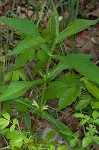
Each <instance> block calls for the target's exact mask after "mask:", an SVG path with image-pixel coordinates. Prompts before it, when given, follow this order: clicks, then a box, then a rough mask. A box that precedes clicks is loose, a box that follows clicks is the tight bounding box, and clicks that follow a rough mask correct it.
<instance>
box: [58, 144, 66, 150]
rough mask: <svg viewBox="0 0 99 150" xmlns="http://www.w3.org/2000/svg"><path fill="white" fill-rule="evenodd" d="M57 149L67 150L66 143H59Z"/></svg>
mask: <svg viewBox="0 0 99 150" xmlns="http://www.w3.org/2000/svg"><path fill="white" fill-rule="evenodd" d="M58 150H69V147H68V146H66V145H61V146H59V147H58Z"/></svg>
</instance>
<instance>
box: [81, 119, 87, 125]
mask: <svg viewBox="0 0 99 150" xmlns="http://www.w3.org/2000/svg"><path fill="white" fill-rule="evenodd" d="M86 122H87V120H86V119H82V120H81V121H80V123H79V125H80V126H82V125H84V124H86Z"/></svg>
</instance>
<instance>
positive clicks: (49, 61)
mask: <svg viewBox="0 0 99 150" xmlns="http://www.w3.org/2000/svg"><path fill="white" fill-rule="evenodd" d="M54 47H55V45H54V43H53V46H52V48H51V55H52V54H53V51H54ZM51 58H52V56H50V57H49V59H48V63H47V68H46V81H45V83H44V88H43V91H42V96H41V101H40V109H41V108H42V105H43V104H44V94H45V91H46V87H47V83H48V72H49V67H50V64H51Z"/></svg>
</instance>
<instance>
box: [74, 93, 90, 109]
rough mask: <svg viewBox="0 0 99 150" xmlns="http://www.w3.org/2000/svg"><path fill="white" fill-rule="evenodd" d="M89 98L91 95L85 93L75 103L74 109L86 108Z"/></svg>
mask: <svg viewBox="0 0 99 150" xmlns="http://www.w3.org/2000/svg"><path fill="white" fill-rule="evenodd" d="M90 100H91V97H90V96H89V95H85V96H84V97H83V98H82V99H81V100H80V101H79V102H78V103H77V105H76V107H75V109H76V110H82V109H84V108H86V107H87V106H88V104H89V102H90Z"/></svg>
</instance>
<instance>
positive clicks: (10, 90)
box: [0, 79, 43, 102]
mask: <svg viewBox="0 0 99 150" xmlns="http://www.w3.org/2000/svg"><path fill="white" fill-rule="evenodd" d="M40 83H43V80H42V79H40V80H35V81H30V82H29V81H17V82H12V83H11V84H10V85H9V86H8V87H7V88H6V89H5V91H4V92H3V93H2V94H1V95H0V102H2V101H6V100H11V99H14V98H17V97H19V96H21V95H23V94H24V93H25V92H26V91H27V90H28V89H29V88H31V87H32V86H34V85H36V84H40Z"/></svg>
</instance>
